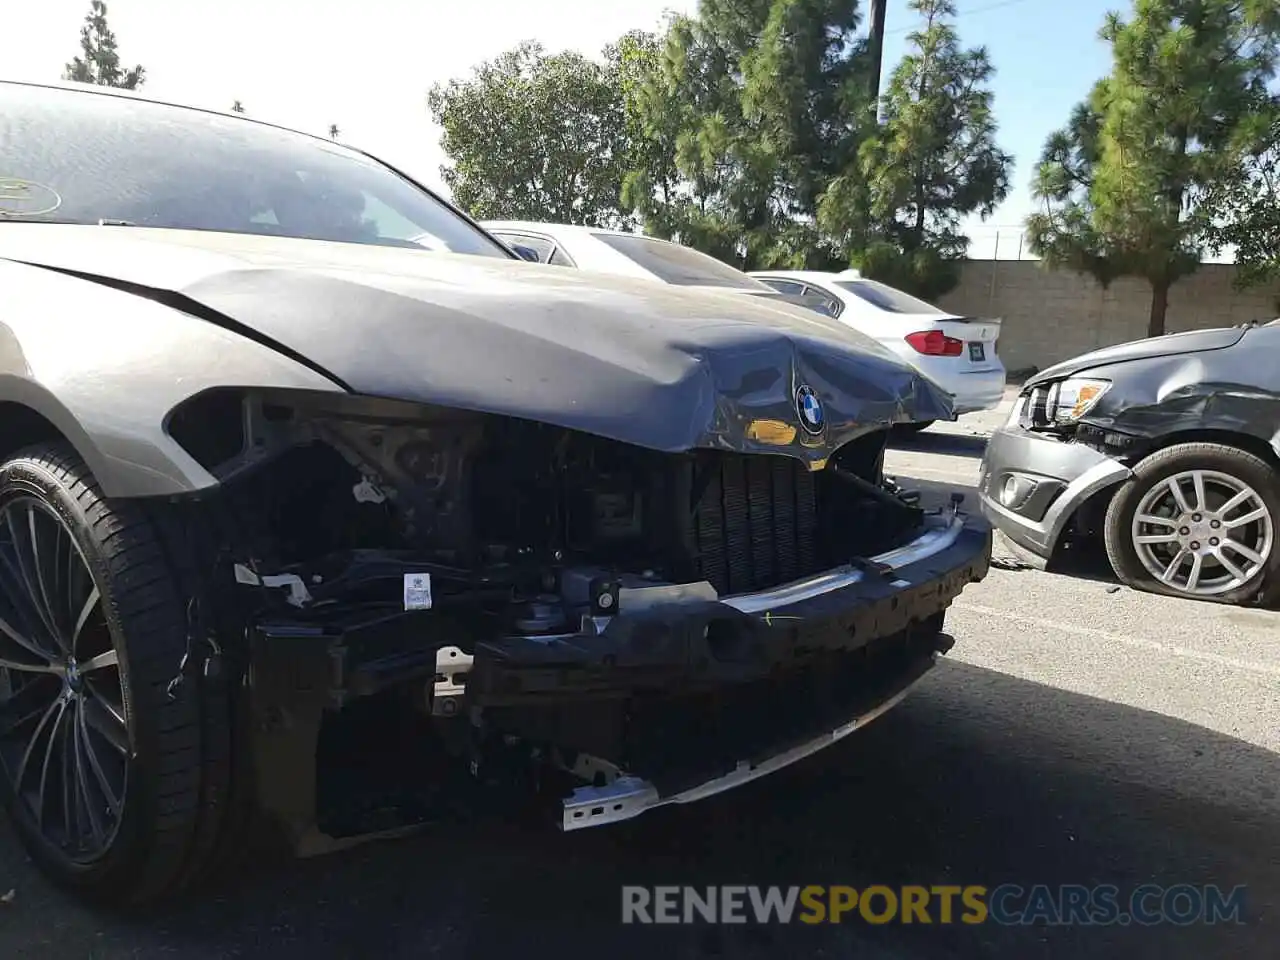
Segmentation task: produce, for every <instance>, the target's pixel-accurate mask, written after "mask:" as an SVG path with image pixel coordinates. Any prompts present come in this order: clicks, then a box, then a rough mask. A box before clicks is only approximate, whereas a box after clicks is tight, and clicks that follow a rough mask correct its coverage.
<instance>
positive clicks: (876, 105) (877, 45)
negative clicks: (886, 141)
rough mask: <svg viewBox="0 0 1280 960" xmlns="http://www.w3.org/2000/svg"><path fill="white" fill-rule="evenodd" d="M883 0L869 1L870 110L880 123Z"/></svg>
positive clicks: (877, 122)
mask: <svg viewBox="0 0 1280 960" xmlns="http://www.w3.org/2000/svg"><path fill="white" fill-rule="evenodd" d="M884 8H885V0H871V83H870V87H871V109H872V110H873V111H875V118H876V124H877V125H879V123H880V65H881V63H882V62H883V60H884Z"/></svg>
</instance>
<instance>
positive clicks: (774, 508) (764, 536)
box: [689, 454, 821, 593]
mask: <svg viewBox="0 0 1280 960" xmlns="http://www.w3.org/2000/svg"><path fill="white" fill-rule="evenodd" d="M694 483H695V490H701V491H702V495H701V497H700V498H698V501H697V506H696V507H695V509H694V511H693V516H692V518H691V519H692V523H691V525H690V530H689V539H690V544H689V547H690V551H691V553H692V556H693V560H694V566H695V569H696V572H697V574H698V575H699V576H701V577H705V578H706V579H707V580H709V581H710V582H711V584H712V586H714V587H715V588H716V589H717V590H718V591H720V592H721V593H741V592H743V591H746V590H759V589H763V588H765V587H772V586H776V585H778V584H780V583H786V582H787V581H789V580H795V579H797V578H798V577H803V576H805V575H807V574H810V573H815V572H817V570H818V569H820V566H821V565H820V560H819V556H818V543H817V499H816V496H815V490H814V475H813V474H812V473H811V472H810V471H809V470H808V468H807V467H806V466H805V465H804V464H802V463H800V462H799V461H798V460H794V459H792V458H791V457H780V456H759V455H757V456H740V455H732V454H725V455H716V456H714V457H709V458H707V459H706V460H703V461H702V462H701V463H699V465H698V469H697V471H696V473H695V476H694Z"/></svg>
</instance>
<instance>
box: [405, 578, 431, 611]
mask: <svg viewBox="0 0 1280 960" xmlns="http://www.w3.org/2000/svg"><path fill="white" fill-rule="evenodd" d="M404 608H405V609H406V610H430V609H431V574H429V573H406V574H405V575H404Z"/></svg>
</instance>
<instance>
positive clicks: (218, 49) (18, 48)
mask: <svg viewBox="0 0 1280 960" xmlns="http://www.w3.org/2000/svg"><path fill="white" fill-rule="evenodd" d="M865 2H866V0H864V4H865ZM695 5H696V0H626V2H618V0H614V2H610V0H466V2H464V3H450V2H443V0H310V2H308V3H303V2H301V0H108V13H109V20H110V23H111V25H112V27H113V28H114V30H115V32H116V34H117V37H118V39H119V43H120V51H121V54H122V56H123V57H124V59H125V60H126V62H127V63H129V64H132V63H137V62H141V63H143V64H144V65H145V66H146V67H147V85H146V89H147V92H149V93H152V94H154V95H155V96H158V97H161V98H168V99H173V100H176V101H178V102H181V103H191V104H195V105H199V106H207V107H214V108H217V109H222V110H225V109H227V108H229V107H230V106H231V103H232V101H233V100H236V99H239V100H242V101H243V102H244V104H245V106H246V108H247V109H248V112H249V114H250V115H252V116H257V117H261V118H262V119H266V120H271V121H273V122H276V123H281V124H284V125H286V126H292V127H297V128H300V129H304V130H310V131H312V132H315V133H321V134H323V133H324V132H325V131H327V130H328V127H329V124H330V123H336V124H338V126H339V128H340V129H341V132H342V135H341V139H343V140H345V141H348V142H350V143H353V144H355V145H358V146H361V147H363V148H365V149H367V150H370V151H372V152H373V153H377V154H380V155H382V156H384V157H385V158H386V159H387V160H388V161H390V162H392V163H395V164H397V165H398V166H401V167H403V168H404V169H405V170H406V171H408V172H410V173H412V174H414V175H415V176H418V177H420V178H422V179H423V180H425V181H427V182H428V183H430V184H432V185H433V186H439V185H440V179H439V172H438V169H439V166H440V163H441V162H442V160H443V156H442V155H441V152H440V149H439V144H438V139H439V130H438V129H435V128H434V127H433V126H432V124H431V122H430V117H429V114H428V112H427V108H426V91H427V90H428V89H429V88H430V86H431V85H432V84H433V83H435V82H437V81H447V80H448V79H449V78H450V77H454V76H462V75H465V74H466V73H467V72H468V71H469V69H470V67H471V66H473V65H475V64H477V63H479V62H480V61H482V60H486V59H489V58H491V57H493V56H495V55H497V54H498V53H500V52H502V51H503V50H505V49H508V48H510V47H511V46H513V45H514V44H516V43H517V42H519V41H520V40H522V39H538V40H541V41H542V42H543V44H544V45H545V46H546V47H548V48H549V49H552V50H558V49H563V48H573V49H578V50H582V51H583V52H587V53H591V54H598V53H599V50H600V48H601V47H602V46H603V45H604V44H605V43H606V42H607V41H609V40H612V39H614V38H616V37H617V36H618V35H619V34H621V33H622V32H623V31H625V30H628V29H631V28H635V27H639V28H652V27H654V26H655V25H656V24H657V23H658V21H659V19H660V17H661V14H662V11H663V10H664V9H668V8H671V9H676V10H680V11H684V12H692V10H693V9H694V7H695ZM88 6H89V3H88V0H42V2H39V3H37V2H35V0H0V9H3V10H4V11H5V13H6V17H7V21H6V22H7V23H8V24H9V25H10V26H14V25H15V24H20V28H17V27H15V28H14V29H6V30H0V76H5V77H16V78H27V79H45V80H54V79H57V77H58V75H59V74H60V73H61V71H62V68H63V64H64V63H65V62H66V61H67V60H69V59H70V58H71V57H72V56H74V55H75V54H76V52H77V39H78V34H79V29H80V22H81V20H82V19H83V17H84V14H85V12H86V10H87V9H88ZM1114 6H1119V7H1120V8H1121V9H1123V10H1126V11H1127V9H1128V3H1127V2H1120V0H1117V2H1116V3H1108V2H1105V0H1072V2H1067V0H957V7H958V10H959V21H958V28H959V31H960V35H961V39H962V40H963V41H964V42H965V43H966V44H984V45H985V46H986V47H987V48H988V50H989V51H990V54H991V59H992V62H993V63H994V64H995V67H996V70H997V73H996V78H995V91H996V97H995V105H996V116H997V118H998V119H999V123H1000V140H1001V143H1002V145H1003V146H1004V148H1005V149H1006V150H1008V151H1009V152H1011V153H1012V154H1013V155H1014V156H1015V157H1016V159H1017V167H1016V170H1015V171H1014V175H1013V190H1012V192H1011V194H1010V197H1009V199H1008V200H1007V201H1006V203H1005V204H1004V205H1003V206H1002V207H1001V208H1000V209H999V210H998V211H997V212H996V214H995V216H994V217H992V218H991V220H990V221H988V223H987V224H977V223H972V224H969V225H968V226H969V228H970V235H971V236H972V237H973V241H974V242H973V246H972V249H971V253H972V255H974V256H978V257H990V256H991V255H992V252H993V248H994V245H995V243H994V241H995V237H996V234H997V232H998V233H999V236H1000V249H999V255H1000V256H1001V257H1002V258H1003V257H1009V256H1013V255H1015V254H1016V253H1017V247H1018V238H1019V226H1020V224H1021V221H1022V220H1023V218H1024V217H1025V216H1026V214H1027V212H1028V211H1029V210H1030V207H1031V198H1030V195H1029V192H1028V189H1027V185H1028V182H1029V180H1030V177H1031V171H1032V167H1033V165H1034V163H1035V160H1036V157H1037V155H1038V154H1039V151H1040V147H1041V145H1042V144H1043V143H1044V139H1045V137H1046V135H1048V133H1049V132H1050V131H1051V130H1053V129H1054V128H1055V127H1057V126H1059V125H1061V124H1062V123H1063V121H1064V120H1065V119H1066V117H1067V115H1068V113H1069V111H1070V109H1071V107H1072V105H1073V104H1075V103H1076V102H1077V101H1078V100H1080V99H1081V98H1082V97H1084V95H1085V94H1086V93H1087V92H1088V90H1089V87H1090V86H1091V85H1092V83H1093V81H1094V80H1095V79H1096V78H1097V77H1099V76H1101V75H1102V74H1103V73H1104V72H1105V71H1106V70H1107V68H1108V57H1107V50H1106V48H1105V47H1104V46H1103V45H1102V44H1101V43H1100V42H1099V41H1098V40H1097V32H1098V28H1099V27H1100V26H1101V24H1102V20H1103V15H1104V14H1105V12H1106V11H1107V10H1108V9H1109V8H1111V7H1114ZM18 9H21V11H22V12H21V14H17V13H16V10H18ZM864 9H865V7H864ZM15 18H16V19H15ZM914 25H915V19H914V17H913V15H912V14H911V12H910V11H909V10H908V9H907V6H906V2H905V0H889V6H888V14H887V18H886V30H887V36H886V38H885V76H886V77H887V75H888V72H889V71H890V70H891V69H892V67H893V65H894V64H895V63H896V62H897V60H898V58H899V57H900V56H901V54H902V51H903V47H904V44H905V42H906V36H907V33H908V32H909V30H910V29H912V27H914Z"/></svg>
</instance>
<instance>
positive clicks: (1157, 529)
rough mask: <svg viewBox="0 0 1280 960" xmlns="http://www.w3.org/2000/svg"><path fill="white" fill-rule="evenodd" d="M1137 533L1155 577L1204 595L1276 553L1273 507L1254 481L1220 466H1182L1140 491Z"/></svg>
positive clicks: (1251, 572)
mask: <svg viewBox="0 0 1280 960" xmlns="http://www.w3.org/2000/svg"><path fill="white" fill-rule="evenodd" d="M1132 537H1133V546H1134V550H1135V551H1136V553H1137V555H1138V559H1139V560H1140V561H1141V562H1142V565H1143V566H1144V567H1146V568H1147V570H1148V571H1149V572H1150V573H1151V575H1152V576H1154V577H1156V578H1157V579H1158V580H1160V581H1161V582H1163V583H1165V584H1167V585H1168V586H1170V587H1172V588H1174V589H1175V590H1178V591H1180V592H1182V593H1186V594H1188V595H1191V596H1202V597H1204V596H1217V595H1219V594H1223V593H1227V592H1229V591H1231V590H1235V589H1237V588H1239V587H1241V586H1243V585H1244V584H1245V583H1247V582H1248V581H1249V580H1250V579H1252V578H1253V577H1255V576H1256V575H1257V573H1258V571H1259V570H1261V569H1262V568H1263V567H1264V566H1265V564H1266V563H1267V561H1268V559H1269V558H1270V556H1271V551H1272V549H1273V546H1274V538H1275V531H1274V522H1273V518H1272V516H1271V511H1270V510H1269V509H1268V508H1267V505H1266V502H1265V501H1264V500H1263V499H1262V496H1261V495H1260V494H1259V493H1258V492H1257V491H1256V490H1255V489H1254V488H1253V487H1251V486H1250V485H1249V484H1247V483H1245V482H1244V481H1243V480H1240V479H1239V478H1238V477H1234V476H1231V475H1230V474H1227V473H1222V472H1220V471H1217V470H1184V471H1181V472H1179V473H1175V474H1173V475H1171V476H1169V477H1166V478H1164V479H1163V480H1160V481H1158V482H1157V483H1155V484H1154V485H1153V486H1152V487H1151V489H1150V490H1148V491H1147V492H1146V494H1144V495H1143V497H1142V499H1141V500H1140V501H1139V503H1138V508H1137V510H1136V511H1135V512H1134V515H1133V524H1132Z"/></svg>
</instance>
